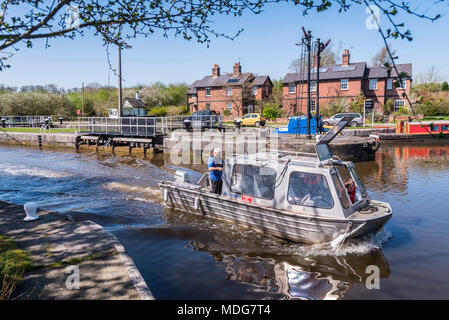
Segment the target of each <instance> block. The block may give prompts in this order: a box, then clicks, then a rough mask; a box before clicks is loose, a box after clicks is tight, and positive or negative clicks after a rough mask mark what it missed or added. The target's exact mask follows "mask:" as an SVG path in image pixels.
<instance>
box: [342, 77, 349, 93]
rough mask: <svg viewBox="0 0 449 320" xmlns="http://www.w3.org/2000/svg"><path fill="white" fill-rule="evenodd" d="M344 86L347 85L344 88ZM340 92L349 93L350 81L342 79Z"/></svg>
mask: <svg viewBox="0 0 449 320" xmlns="http://www.w3.org/2000/svg"><path fill="white" fill-rule="evenodd" d="M343 84H346V86H345V87H344V86H343ZM340 90H342V91H347V90H349V79H341V80H340Z"/></svg>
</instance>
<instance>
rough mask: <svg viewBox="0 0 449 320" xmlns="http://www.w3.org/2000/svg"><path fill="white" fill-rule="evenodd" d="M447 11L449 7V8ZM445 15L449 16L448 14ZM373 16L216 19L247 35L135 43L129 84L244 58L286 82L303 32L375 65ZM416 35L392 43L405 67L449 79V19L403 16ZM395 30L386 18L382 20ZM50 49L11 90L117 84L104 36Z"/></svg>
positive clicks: (9, 78)
mask: <svg viewBox="0 0 449 320" xmlns="http://www.w3.org/2000/svg"><path fill="white" fill-rule="evenodd" d="M446 8H447V7H443V9H446ZM439 13H443V14H444V13H445V12H441V10H440V12H439ZM367 17H368V15H367V14H366V13H365V8H364V7H361V6H360V7H354V8H353V9H351V10H350V11H349V12H346V13H341V14H340V13H338V12H337V10H336V8H333V9H331V10H329V11H328V12H324V13H315V12H312V13H310V14H309V15H307V16H303V15H302V12H301V10H300V8H299V7H294V6H293V5H291V4H285V3H281V4H277V5H270V6H267V7H266V8H265V12H263V13H262V14H259V15H253V14H245V15H244V16H243V17H238V18H234V17H226V16H224V17H223V16H222V17H214V19H215V21H214V23H213V26H214V28H215V29H216V30H218V31H223V32H226V33H228V34H233V33H235V32H237V31H238V30H239V29H240V28H243V29H244V31H243V33H242V34H241V35H240V36H239V37H238V38H236V39H235V40H233V41H231V40H228V39H222V38H218V39H217V38H214V39H212V42H211V44H210V47H209V48H207V47H206V46H205V45H203V44H198V43H196V42H193V41H190V42H189V41H186V40H184V39H181V38H175V37H170V38H169V39H166V38H163V37H162V36H161V35H159V34H156V35H155V36H153V37H149V38H143V37H142V38H137V39H133V40H132V41H130V44H131V45H132V47H133V48H132V49H128V50H124V51H122V72H123V77H124V79H125V82H124V86H125V87H128V86H132V85H135V84H151V83H154V82H156V81H162V82H164V83H181V82H185V83H188V84H189V83H191V82H193V81H194V80H196V79H201V78H202V77H203V76H205V75H208V74H209V73H210V72H211V68H212V65H213V64H214V63H217V64H219V65H220V67H221V71H222V72H231V71H232V66H233V64H234V62H236V61H238V60H240V62H241V65H242V69H243V70H242V71H243V72H253V73H255V74H259V75H262V74H268V75H269V76H270V77H271V78H272V79H279V78H282V77H283V76H284V75H285V74H286V73H287V72H289V70H288V66H289V64H290V62H291V61H292V59H294V58H296V57H297V56H298V55H299V47H298V46H296V45H295V43H297V42H298V41H299V39H300V36H301V33H300V32H301V31H300V28H301V27H302V26H305V27H306V29H310V30H312V32H313V34H314V35H315V36H316V37H320V38H321V39H323V40H327V39H329V38H330V39H332V41H333V43H334V48H337V47H338V46H339V43H340V42H341V43H342V45H343V48H347V49H350V51H351V61H353V62H361V61H367V62H371V59H372V57H373V56H374V55H375V53H376V52H378V51H379V50H380V48H381V47H382V45H383V41H382V39H381V37H380V36H379V34H378V33H377V31H375V30H369V29H367V28H366V27H365V21H366V19H367ZM403 18H404V19H400V20H403V21H405V23H406V25H407V26H408V27H409V28H410V29H411V30H412V33H413V36H414V41H413V42H409V41H407V40H392V41H391V44H392V47H393V48H394V49H395V50H397V52H398V55H399V60H398V62H399V63H409V62H411V63H413V73H414V75H416V74H419V73H421V72H424V71H426V70H428V69H430V68H431V67H432V66H436V67H437V68H438V70H439V72H440V74H441V75H442V76H443V78H446V77H445V74H448V73H449V64H447V58H446V56H447V52H448V50H449V42H448V41H447V38H446V37H447V34H446V32H448V31H449V17H444V16H443V17H442V18H441V19H440V20H439V21H437V22H433V23H432V22H430V21H427V20H423V19H420V18H417V17H413V16H408V15H407V16H403ZM381 24H382V26H387V22H386V18H385V17H382V18H381ZM50 45H51V47H50V48H48V49H45V43H44V42H43V41H37V42H35V43H34V47H33V48H32V49H27V48H21V50H20V51H18V52H17V53H16V54H15V55H14V57H13V58H12V59H10V63H11V64H12V67H11V68H10V69H7V70H6V71H3V72H0V83H4V84H7V85H10V86H22V85H27V84H34V85H36V84H49V83H54V84H57V85H58V86H59V87H64V88H72V87H80V86H81V83H82V82H84V83H85V84H87V83H91V82H98V83H100V84H103V85H107V84H108V77H110V83H111V85H114V86H115V85H116V83H117V80H116V78H115V77H114V74H113V73H112V72H111V71H110V70H109V67H108V63H107V55H106V50H105V47H104V46H103V45H102V41H101V39H100V38H97V37H94V36H93V35H90V34H89V33H86V36H85V37H78V38H76V39H75V40H70V39H57V40H51V41H50ZM116 51H117V50H116V49H115V48H111V56H110V57H111V61H112V63H113V66H114V67H115V66H116V58H117V54H116Z"/></svg>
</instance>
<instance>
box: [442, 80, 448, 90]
mask: <svg viewBox="0 0 449 320" xmlns="http://www.w3.org/2000/svg"><path fill="white" fill-rule="evenodd" d="M441 90H443V91H449V84H448V83H447V82H446V81H444V82H443V83H442V84H441Z"/></svg>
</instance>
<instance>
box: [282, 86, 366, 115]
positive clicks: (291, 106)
mask: <svg viewBox="0 0 449 320" xmlns="http://www.w3.org/2000/svg"><path fill="white" fill-rule="evenodd" d="M348 80H349V82H348V90H341V89H340V88H341V82H340V80H320V105H325V104H327V103H329V102H330V101H333V100H335V99H337V98H347V99H348V100H352V99H355V98H356V97H357V96H358V95H359V94H360V91H361V89H362V80H361V79H348ZM300 90H302V91H303V93H302V98H303V99H300V100H298V107H297V109H295V107H296V98H297V97H298V98H299V97H300V95H301V94H300V92H301V91H300ZM296 92H297V95H296ZM296 92H295V93H294V94H290V93H289V85H288V84H284V87H283V108H284V110H285V111H286V112H288V113H289V114H293V113H301V112H302V113H303V114H305V113H307V83H303V84H297V85H296ZM311 96H312V98H314V97H316V91H311Z"/></svg>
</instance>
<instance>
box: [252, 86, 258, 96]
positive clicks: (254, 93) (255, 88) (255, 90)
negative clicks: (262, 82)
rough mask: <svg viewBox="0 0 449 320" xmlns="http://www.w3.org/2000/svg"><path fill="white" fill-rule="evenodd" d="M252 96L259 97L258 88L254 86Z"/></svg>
mask: <svg viewBox="0 0 449 320" xmlns="http://www.w3.org/2000/svg"><path fill="white" fill-rule="evenodd" d="M252 94H253V96H257V86H253V89H252Z"/></svg>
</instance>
